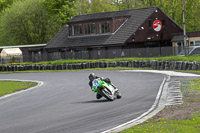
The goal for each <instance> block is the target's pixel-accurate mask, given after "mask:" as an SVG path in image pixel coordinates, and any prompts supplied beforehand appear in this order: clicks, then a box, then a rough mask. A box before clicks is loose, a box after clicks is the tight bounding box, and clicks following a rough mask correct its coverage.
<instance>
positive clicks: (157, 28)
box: [153, 20, 162, 32]
mask: <svg viewBox="0 0 200 133" xmlns="http://www.w3.org/2000/svg"><path fill="white" fill-rule="evenodd" d="M153 29H154V30H155V31H157V32H158V31H161V29H162V23H161V22H160V21H159V20H155V21H154V22H153Z"/></svg>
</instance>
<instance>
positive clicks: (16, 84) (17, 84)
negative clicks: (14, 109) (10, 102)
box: [0, 81, 37, 97]
mask: <svg viewBox="0 0 200 133" xmlns="http://www.w3.org/2000/svg"><path fill="white" fill-rule="evenodd" d="M36 85H37V83H35V82H21V81H0V97H1V96H4V95H7V94H11V93H14V92H17V91H20V90H24V89H28V88H30V87H33V86H36Z"/></svg>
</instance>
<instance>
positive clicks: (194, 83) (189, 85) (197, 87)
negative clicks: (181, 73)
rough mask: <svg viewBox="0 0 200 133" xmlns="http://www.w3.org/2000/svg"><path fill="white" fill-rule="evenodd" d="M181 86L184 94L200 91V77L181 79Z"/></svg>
mask: <svg viewBox="0 0 200 133" xmlns="http://www.w3.org/2000/svg"><path fill="white" fill-rule="evenodd" d="M180 88H181V91H182V93H183V94H194V93H200V79H196V80H191V81H181V87H180Z"/></svg>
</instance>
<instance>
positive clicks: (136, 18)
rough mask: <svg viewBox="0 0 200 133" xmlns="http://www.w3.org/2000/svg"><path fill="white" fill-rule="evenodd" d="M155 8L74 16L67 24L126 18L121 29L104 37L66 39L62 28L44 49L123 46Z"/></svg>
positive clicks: (66, 34)
mask: <svg viewBox="0 0 200 133" xmlns="http://www.w3.org/2000/svg"><path fill="white" fill-rule="evenodd" d="M156 9H159V8H157V7H150V8H140V9H133V10H124V11H115V12H105V13H97V14H89V15H80V16H75V17H73V18H72V20H70V21H69V22H68V23H72V22H82V21H87V20H96V19H106V18H111V17H112V18H114V17H122V16H124V17H127V16H129V17H128V19H127V20H126V21H125V22H124V23H123V24H122V26H121V28H119V30H117V31H116V32H115V33H110V34H105V35H103V34H102V35H91V36H74V37H68V29H67V27H64V28H63V29H61V31H60V32H58V33H57V34H56V35H55V36H54V37H53V39H52V40H51V41H50V42H49V43H48V45H47V47H46V48H58V47H60V48H61V47H73V46H97V45H99V46H102V45H103V46H105V45H112V44H121V45H123V44H124V43H125V42H126V41H127V40H128V38H129V37H130V36H131V35H132V34H133V33H134V32H136V30H137V29H138V28H139V27H140V26H141V25H142V24H143V23H144V21H145V20H146V19H147V18H148V17H149V16H150V15H151V14H152V13H153V12H154V11H155V10H156Z"/></svg>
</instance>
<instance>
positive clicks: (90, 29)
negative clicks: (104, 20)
mask: <svg viewBox="0 0 200 133" xmlns="http://www.w3.org/2000/svg"><path fill="white" fill-rule="evenodd" d="M85 34H96V24H86V25H85Z"/></svg>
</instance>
